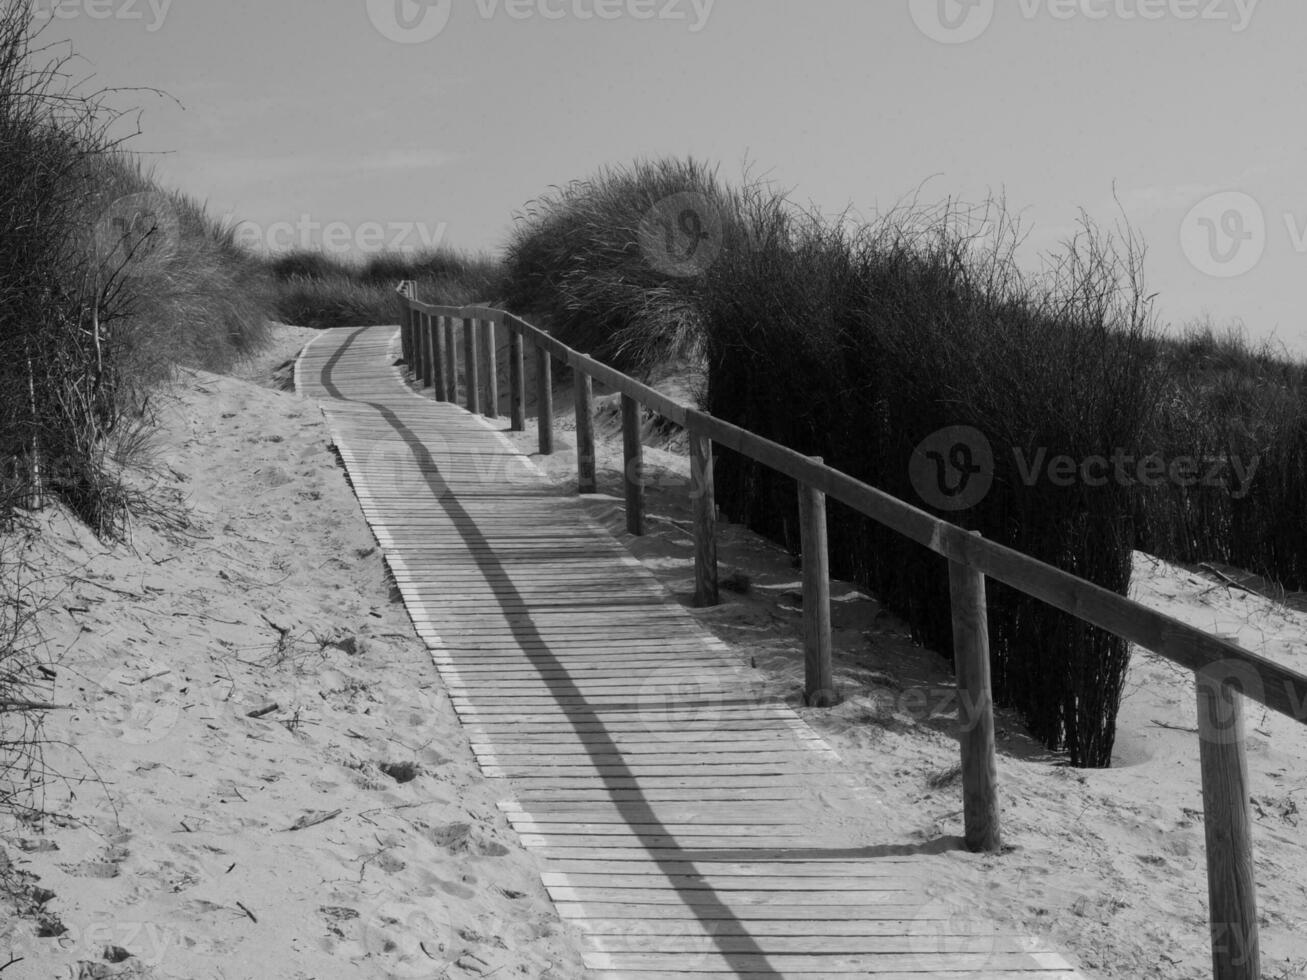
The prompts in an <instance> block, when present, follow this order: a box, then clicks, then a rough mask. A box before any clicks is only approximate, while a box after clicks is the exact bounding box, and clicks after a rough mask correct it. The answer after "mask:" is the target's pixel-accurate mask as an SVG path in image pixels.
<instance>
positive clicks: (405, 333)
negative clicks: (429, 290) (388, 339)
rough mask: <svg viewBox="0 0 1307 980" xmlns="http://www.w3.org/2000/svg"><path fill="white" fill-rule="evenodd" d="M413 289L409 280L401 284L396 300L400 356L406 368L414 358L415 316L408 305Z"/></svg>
mask: <svg viewBox="0 0 1307 980" xmlns="http://www.w3.org/2000/svg"><path fill="white" fill-rule="evenodd" d="M412 289H413V287H412V286H411V285H410V284H409V282H408V281H407V280H405V281H404V282H401V283H400V284H399V290H398V296H397V298H396V302H397V303H398V304H399V356H400V359H401V360H402V361H403V362H404V364H405V365H406V366H407V365H408V364H409V358H411V357H412V356H413V349H412V346H411V341H412V338H411V336H410V334H411V333H412V330H411V327H412V323H413V314H412V311H411V309H410V307H409V305H408V301H409V297H410V295H411V294H412Z"/></svg>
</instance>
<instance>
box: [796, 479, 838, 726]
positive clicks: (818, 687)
mask: <svg viewBox="0 0 1307 980" xmlns="http://www.w3.org/2000/svg"><path fill="white" fill-rule="evenodd" d="M812 459H813V462H816V463H820V462H821V457H819V456H814V457H812ZM799 534H800V545H799V546H800V547H801V548H802V549H803V703H804V704H806V705H808V706H810V707H816V708H829V707H832V706H834V705H835V704H838V703H839V694H838V693H837V692H836V690H835V673H834V671H833V669H832V667H831V638H830V557H829V552H828V550H827V542H826V495H825V494H824V493H822V492H821V491H820V490H817V489H815V488H814V487H811V486H809V485H808V484H806V483H802V482H801V483H800V484H799Z"/></svg>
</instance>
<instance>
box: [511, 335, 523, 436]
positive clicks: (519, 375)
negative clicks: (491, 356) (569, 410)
mask: <svg viewBox="0 0 1307 980" xmlns="http://www.w3.org/2000/svg"><path fill="white" fill-rule="evenodd" d="M508 387H509V395H508V398H509V409H508V410H509V412H510V414H511V419H510V422H509V424H510V426H511V428H512V430H513V431H514V432H525V431H526V364H525V363H524V358H523V352H522V334H521V332H520V331H518V330H516V329H514V328H513V327H512V326H510V327H509V328H508Z"/></svg>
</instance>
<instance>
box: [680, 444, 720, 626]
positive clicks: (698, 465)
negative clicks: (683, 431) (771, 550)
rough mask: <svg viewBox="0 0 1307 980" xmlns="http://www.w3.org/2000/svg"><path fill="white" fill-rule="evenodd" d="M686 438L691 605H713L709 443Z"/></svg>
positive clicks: (714, 569) (715, 597)
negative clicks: (691, 512) (691, 517)
mask: <svg viewBox="0 0 1307 980" xmlns="http://www.w3.org/2000/svg"><path fill="white" fill-rule="evenodd" d="M687 434H688V435H689V437H690V498H691V501H692V503H693V509H694V604H695V605H696V606H715V605H717V604H718V603H719V602H721V594H720V593H719V592H718V590H717V499H716V496H715V495H714V493H713V460H712V440H711V439H709V438H708V437H707V436H703V435H700V434H699V433H697V432H694V431H693V430H689V431H688V433H687Z"/></svg>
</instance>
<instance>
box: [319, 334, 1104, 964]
mask: <svg viewBox="0 0 1307 980" xmlns="http://www.w3.org/2000/svg"><path fill="white" fill-rule="evenodd" d="M397 337H398V331H397V328H395V327H367V328H347V329H337V330H329V331H324V333H323V334H322V336H321V337H319V338H317V339H316V340H315V341H314V342H313V343H312V344H311V345H310V346H309V347H308V348H307V349H306V350H305V352H304V354H303V355H302V356H301V358H300V361H299V363H298V364H297V368H296V385H297V388H298V389H299V390H300V391H301V392H302V393H303V394H305V395H306V396H308V397H312V398H317V399H320V400H321V402H322V406H323V409H324V412H325V414H326V416H327V420H328V423H329V425H330V428H331V432H332V436H333V438H334V440H335V443H336V446H337V447H338V448H339V450H340V453H341V456H342V458H343V460H344V462H345V465H346V468H347V471H348V473H349V477H350V480H351V482H352V484H353V486H354V490H355V493H356V494H357V495H358V499H359V502H360V504H361V505H362V508H363V512H364V514H365V516H366V518H367V520H368V522H369V523H370V524H371V526H372V529H373V531H374V532H375V534H376V536H377V539H378V541H379V542H380V544H381V546H382V548H383V550H384V553H385V555H386V559H387V561H388V562H389V564H390V567H391V569H392V571H393V572H394V575H395V577H396V580H397V582H398V585H399V589H400V591H401V593H402V595H403V598H404V601H405V603H406V605H407V607H408V610H409V613H410V615H411V616H412V619H413V622H414V623H415V625H416V627H417V630H418V633H419V634H420V636H421V637H422V638H423V640H424V641H425V642H426V643H427V645H428V647H429V648H430V650H431V656H432V659H433V660H434V662H435V664H436V666H437V668H438V669H439V671H440V674H441V676H442V678H443V679H444V682H445V684H446V686H447V688H448V690H449V693H450V697H451V698H452V700H453V703H454V707H455V709H456V710H457V712H458V715H459V717H460V719H461V720H462V722H463V725H464V727H465V728H466V730H467V732H468V734H469V736H470V738H471V740H472V746H473V749H474V751H475V753H476V757H477V760H478V762H479V763H480V765H481V767H482V769H483V770H484V771H485V773H486V775H488V776H496V777H503V778H504V779H505V780H506V781H507V782H506V785H507V788H508V789H510V790H511V793H512V797H513V799H512V801H511V802H505V803H504V804H503V809H504V811H505V812H506V814H507V816H508V818H509V820H510V821H511V823H512V825H513V826H514V828H515V829H516V830H517V831H518V833H519V834H520V836H521V838H522V840H523V842H524V843H525V844H526V845H527V846H528V847H530V848H533V849H535V851H536V852H537V853H538V855H539V857H540V858H541V860H542V864H543V866H544V867H545V868H546V871H545V872H544V874H543V879H544V885H545V887H546V888H547V889H548V891H549V894H550V896H551V897H552V898H553V900H554V902H555V904H556V905H557V908H558V910H559V913H560V915H561V916H562V917H563V918H564V919H565V920H568V921H569V923H570V924H571V925H572V926H573V927H574V928H575V931H576V933H577V935H578V936H579V937H580V942H581V943H582V946H583V949H584V958H585V963H586V967H587V968H588V970H589V971H590V972H589V974H588V976H590V977H593V978H595V980H600V978H603V980H608V978H617V977H631V978H640V980H654V978H663V977H666V978H678V980H684V978H689V977H715V978H721V977H724V976H738V977H750V978H763V977H767V978H775V977H791V976H794V977H800V976H801V977H808V978H812V977H840V976H864V977H865V976H874V977H884V978H895V977H898V978H914V980H922V978H925V977H937V978H962V977H969V978H976V980H979V978H998V980H1002V978H1008V977H1014V978H1015V977H1020V978H1026V980H1052V978H1061V980H1071V978H1074V977H1079V976H1081V974H1079V973H1077V972H1075V971H1074V970H1072V969H1071V968H1070V967H1069V966H1068V965H1067V963H1066V962H1065V961H1064V960H1063V959H1062V958H1061V957H1060V956H1058V955H1057V954H1056V953H1052V952H1049V951H1047V950H1045V949H1043V948H1042V947H1041V946H1039V945H1038V944H1036V943H1035V942H1033V941H1030V940H1027V939H1025V938H1023V937H1020V936H1015V935H1012V934H1010V933H1008V932H1005V931H1002V930H1000V929H997V928H996V927H994V926H993V924H992V923H989V922H986V921H983V920H978V919H976V918H975V917H974V915H973V914H972V913H971V911H970V910H968V909H967V908H966V907H965V905H964V904H962V903H959V902H955V901H952V900H950V895H949V889H948V885H949V879H948V877H947V876H949V875H956V874H958V873H959V867H960V866H959V864H958V863H957V862H956V861H953V860H950V859H948V858H947V857H945V856H941V855H940V854H938V853H928V852H930V851H932V850H934V851H938V848H929V847H920V848H919V847H914V846H911V845H903V844H896V843H894V842H892V841H885V840H875V839H870V840H869V839H867V834H866V825H867V824H868V823H869V822H871V821H870V820H869V818H868V817H869V814H871V815H874V813H875V810H876V806H877V804H875V802H874V801H870V800H867V799H865V797H863V796H862V794H861V793H860V792H859V791H858V790H857V789H856V788H855V784H854V782H853V781H852V780H851V779H849V778H848V777H847V776H846V775H845V774H844V773H843V771H842V767H841V763H840V760H839V758H838V757H837V756H836V755H835V754H834V753H833V752H832V751H831V750H830V749H829V748H828V747H827V746H826V745H825V744H824V743H823V742H822V741H821V740H820V739H819V738H818V737H817V736H816V735H815V734H814V733H813V732H812V731H811V730H810V729H809V728H808V727H807V725H806V724H804V722H803V721H802V720H801V719H800V718H798V716H797V715H796V714H795V713H794V712H793V711H792V710H791V709H790V708H788V707H787V706H786V705H784V704H778V703H775V702H773V701H771V700H769V699H768V698H767V697H766V696H765V695H764V694H763V693H762V691H761V688H759V687H758V686H757V680H756V672H753V671H750V670H747V669H745V668H744V666H743V665H742V664H741V663H740V662H739V660H738V658H737V657H734V656H732V655H731V654H730V652H729V651H728V650H727V649H726V648H725V647H724V645H722V644H721V643H720V642H718V641H717V640H716V639H715V638H713V637H711V636H710V635H709V634H707V633H706V632H705V631H704V630H703V629H702V628H701V627H700V626H699V624H698V623H697V622H696V620H695V619H694V618H693V616H692V615H691V614H690V613H689V612H688V611H687V610H685V609H684V608H683V607H682V606H681V605H680V604H679V603H677V602H676V601H674V600H673V599H672V598H671V597H670V596H669V595H668V594H667V592H666V591H665V590H664V589H663V588H662V586H661V585H660V584H659V582H658V581H657V580H656V579H655V578H654V577H653V576H652V575H651V574H650V573H649V572H648V571H647V570H646V569H644V567H643V566H641V565H640V564H639V563H638V562H637V561H635V560H634V558H632V557H631V555H630V554H629V552H628V551H627V550H626V549H625V548H624V547H623V546H622V544H621V543H620V542H618V541H617V540H616V539H615V538H613V536H612V535H611V534H609V533H608V532H607V531H605V530H604V529H602V528H600V527H598V526H597V525H596V524H595V523H594V522H593V521H591V520H590V518H589V516H588V515H587V513H586V511H585V508H584V506H583V505H582V503H581V502H579V501H578V500H577V499H575V498H573V497H570V496H567V495H564V494H563V493H562V492H561V491H559V490H558V489H557V488H556V487H555V486H554V485H552V484H551V483H550V482H549V481H548V480H547V479H546V478H545V477H544V476H543V475H541V474H540V472H539V471H538V470H537V469H536V468H535V467H534V466H533V464H532V463H531V462H530V460H529V459H528V458H527V457H525V456H523V455H522V454H521V453H519V452H518V451H517V450H516V449H514V448H513V446H512V445H511V444H510V443H509V442H508V440H507V439H506V438H504V437H503V436H502V435H501V434H499V432H497V431H496V430H497V429H500V428H502V427H503V425H504V423H503V420H500V421H499V422H490V421H487V420H484V419H481V418H479V417H476V416H472V415H469V414H468V413H467V412H465V411H463V410H462V409H460V408H457V407H455V406H453V405H449V404H443V403H436V402H434V401H432V400H430V399H429V398H425V397H422V396H421V395H419V394H417V393H415V392H414V391H413V390H412V389H411V388H410V387H409V386H408V385H407V384H406V383H405V382H404V381H403V379H402V377H401V375H400V372H399V369H397V368H396V367H394V366H393V364H394V361H395V359H396V357H397V356H398V355H397V351H398V343H397Z"/></svg>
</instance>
